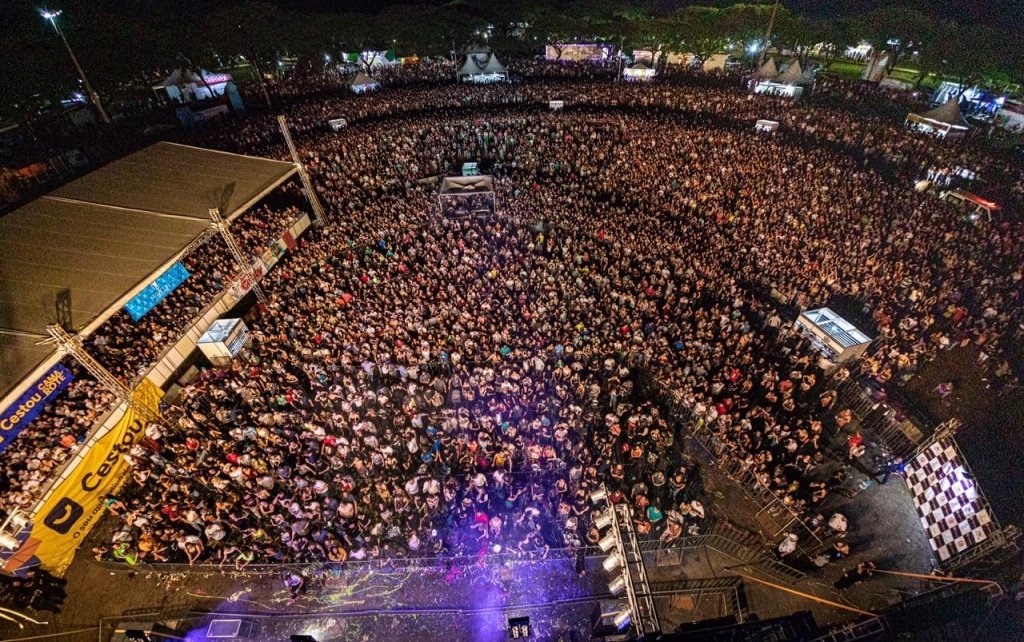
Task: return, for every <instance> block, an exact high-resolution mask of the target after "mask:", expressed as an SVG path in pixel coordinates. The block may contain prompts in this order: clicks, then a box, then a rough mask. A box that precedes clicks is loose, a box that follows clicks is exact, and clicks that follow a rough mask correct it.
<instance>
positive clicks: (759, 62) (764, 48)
mask: <svg viewBox="0 0 1024 642" xmlns="http://www.w3.org/2000/svg"><path fill="white" fill-rule="evenodd" d="M781 3H782V0H775V7H773V8H772V17H771V19H770V20H769V21H768V31H766V32H765V34H764V42H763V43H761V55H760V56H758V57H757V68H758V69H760V68H761V65H763V64H764V57H765V54H767V53H768V43H769V42H770V41H771V38H772V28H773V27H775V14H777V13H778V12H779V5H780V4H781Z"/></svg>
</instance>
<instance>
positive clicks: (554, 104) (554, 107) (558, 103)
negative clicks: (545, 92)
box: [548, 100, 565, 111]
mask: <svg viewBox="0 0 1024 642" xmlns="http://www.w3.org/2000/svg"><path fill="white" fill-rule="evenodd" d="M548 107H549V108H550V109H551V111H558V110H559V109H564V108H565V101H564V100H549V101H548Z"/></svg>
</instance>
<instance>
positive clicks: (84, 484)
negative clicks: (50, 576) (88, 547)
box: [6, 379, 163, 575]
mask: <svg viewBox="0 0 1024 642" xmlns="http://www.w3.org/2000/svg"><path fill="white" fill-rule="evenodd" d="M133 394H134V398H135V401H136V402H138V403H139V404H140V405H144V406H146V407H148V408H150V409H152V410H153V412H154V413H156V412H159V410H158V407H159V403H160V399H161V398H162V396H163V392H162V391H161V390H160V388H158V387H157V386H156V385H155V384H154V383H152V382H151V381H150V380H149V379H143V380H142V383H141V384H140V385H139V387H138V388H136V389H135V391H134V393H133ZM145 429H146V420H145V418H144V417H142V416H140V415H139V413H138V412H136V411H135V410H132V409H131V408H130V407H129V408H127V409H126V410H125V413H124V416H122V417H121V419H120V420H119V421H118V422H117V424H115V425H114V427H113V428H111V429H110V431H109V432H108V433H107V434H105V435H104V436H103V437H101V438H100V439H99V440H98V441H96V442H95V443H94V444H93V445H92V446H91V447H90V448H89V450H88V452H86V453H85V456H84V457H83V458H82V460H81V461H79V463H78V465H77V466H76V467H75V469H74V471H72V472H71V474H70V475H69V476H68V477H67V478H66V479H65V480H64V481H62V482H61V483H60V484H59V485H58V486H57V487H56V488H55V489H54V491H53V493H52V494H51V495H50V498H49V499H47V500H46V503H45V504H43V507H42V508H41V509H40V510H39V512H38V513H37V514H36V517H35V520H34V521H33V524H32V532H31V534H30V535H29V537H28V539H26V540H25V542H24V543H23V544H22V547H21V549H20V550H19V551H18V552H17V553H15V554H14V555H13V556H12V557H11V559H9V560H7V564H6V566H7V568H8V570H11V571H13V570H16V569H17V568H18V567H19V566H22V565H25V563H26V562H29V561H30V559H31V558H32V557H35V558H38V560H39V562H41V564H42V566H43V568H45V569H47V570H49V571H51V572H52V573H54V574H57V575H63V574H64V571H65V570H67V568H68V566H70V565H71V560H72V559H73V558H74V556H75V550H76V549H77V548H78V546H79V545H80V544H81V543H82V540H83V539H84V538H85V536H86V535H87V534H88V533H89V531H90V530H92V527H93V526H95V525H96V522H97V521H98V520H99V517H100V516H101V515H102V514H103V503H104V500H105V499H106V497H107V495H110V494H112V493H116V492H117V491H118V490H119V489H120V488H121V485H122V484H123V483H124V482H125V480H126V479H127V478H128V474H129V472H130V470H131V466H129V465H128V462H126V461H125V459H124V455H125V454H126V453H128V451H130V450H131V448H132V446H134V445H135V444H136V443H138V442H139V440H141V439H142V438H143V437H144V436H145V434H146V430H145ZM16 558H17V559H16ZM19 562H20V563H19ZM12 566H13V567H14V568H11V567H12Z"/></svg>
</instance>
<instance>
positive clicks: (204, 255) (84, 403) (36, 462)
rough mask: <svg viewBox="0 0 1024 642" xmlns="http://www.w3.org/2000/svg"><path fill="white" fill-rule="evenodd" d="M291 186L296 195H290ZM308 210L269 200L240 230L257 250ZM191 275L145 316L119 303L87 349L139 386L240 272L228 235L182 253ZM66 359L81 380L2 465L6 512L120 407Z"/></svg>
mask: <svg viewBox="0 0 1024 642" xmlns="http://www.w3.org/2000/svg"><path fill="white" fill-rule="evenodd" d="M289 193H290V194H289ZM295 196H296V194H295V188H294V187H292V186H290V185H289V186H285V187H283V188H282V195H281V197H282V200H284V201H295ZM300 215H301V212H300V210H299V208H298V207H296V206H295V205H281V206H279V207H269V206H267V205H262V206H261V207H259V208H256V209H253V210H250V211H249V212H246V213H245V214H243V215H242V216H241V217H240V218H239V219H238V220H237V221H236V222H235V223H234V224H233V225H232V234H233V237H234V238H235V241H236V242H237V243H238V244H239V246H240V248H241V249H242V250H243V251H244V252H246V253H248V254H250V255H252V256H257V255H260V254H262V253H263V251H264V250H265V249H266V247H267V244H268V243H271V242H273V241H275V240H277V239H278V238H280V236H281V233H282V232H283V231H284V230H285V229H286V228H287V227H288V226H289V225H291V223H292V222H293V221H294V220H295V219H296V218H298V217H299V216H300ZM182 264H183V265H184V266H185V269H186V270H188V272H189V278H188V279H187V280H186V281H185V283H183V284H182V285H181V286H180V287H178V288H177V289H175V290H174V291H173V292H171V293H170V294H169V295H168V296H167V298H166V299H164V300H163V301H162V302H161V303H160V305H159V306H157V307H156V308H155V309H153V310H152V311H150V312H149V313H147V314H146V315H145V316H143V317H142V318H141V319H140V320H139V321H138V322H136V321H133V320H132V318H131V316H130V315H129V314H128V313H127V312H126V311H124V310H119V311H118V312H116V313H115V314H114V315H113V316H111V317H110V319H108V320H107V321H105V322H104V323H103V324H101V325H100V326H99V328H97V330H96V331H95V332H94V333H92V334H91V335H89V336H88V337H87V339H86V341H85V345H86V349H87V350H89V353H90V354H91V355H92V356H93V357H95V358H96V359H97V360H98V361H99V362H100V363H101V364H102V365H103V366H104V367H106V368H107V369H108V370H109V371H110V372H112V373H114V374H115V375H116V376H118V377H120V378H121V379H122V380H123V381H125V382H126V383H127V384H129V385H131V384H132V383H134V382H135V381H136V380H137V379H138V377H140V376H141V375H143V374H145V372H146V371H148V369H149V368H150V367H151V366H152V365H153V363H154V362H155V361H156V360H157V359H158V358H159V357H160V355H161V353H163V351H164V350H166V349H167V348H169V347H171V346H172V345H174V343H175V342H176V341H177V340H178V339H179V338H180V337H181V334H182V332H183V331H184V330H185V329H186V328H187V327H188V326H189V325H190V324H192V323H194V322H195V321H196V320H197V319H198V318H199V316H200V315H201V314H202V312H203V310H204V308H205V307H206V306H207V305H208V304H209V303H210V302H211V301H212V300H213V299H214V297H216V296H217V295H218V294H219V293H220V292H221V291H223V289H224V288H225V287H226V286H227V285H228V284H230V283H231V282H232V281H233V280H234V279H235V278H236V277H237V275H238V267H237V266H236V265H235V264H234V261H233V260H232V258H231V254H230V253H229V252H228V248H227V246H226V245H225V243H224V240H223V239H222V238H221V237H220V236H213V237H210V238H209V239H208V240H207V241H206V242H205V243H204V244H203V245H201V246H199V247H198V248H196V249H195V250H194V251H193V252H191V253H190V254H189V255H188V256H186V257H184V258H183V259H182ZM63 365H64V366H65V367H67V368H68V369H69V370H70V371H71V372H72V373H73V375H74V377H75V379H74V380H73V381H72V382H71V384H70V386H68V390H67V391H66V392H64V393H63V394H62V395H61V396H60V397H59V398H57V399H56V400H54V402H53V403H52V404H50V405H49V406H47V407H46V408H45V409H44V410H43V411H42V413H41V414H40V416H39V417H38V418H37V419H36V420H35V422H34V426H33V429H32V430H27V431H25V432H24V433H23V434H21V435H19V436H18V438H17V439H16V440H14V441H13V442H11V444H9V445H8V447H7V448H6V449H5V450H4V453H3V464H4V465H3V466H2V467H0V511H2V512H7V511H9V510H12V509H14V508H21V509H22V510H28V509H30V508H31V507H32V505H33V504H34V503H35V502H36V501H38V500H39V499H40V497H41V493H42V492H44V491H45V489H46V485H47V482H48V481H50V480H51V479H52V478H53V473H54V471H55V470H57V469H58V468H59V467H60V466H61V464H63V463H64V462H65V461H66V460H67V459H68V458H70V457H72V456H73V455H74V453H75V451H76V450H77V449H78V448H79V447H80V446H81V444H82V443H83V441H84V440H85V438H86V437H87V436H88V434H89V432H90V431H91V430H92V428H93V427H94V426H95V425H96V423H97V422H98V421H99V420H100V419H101V418H102V417H103V416H104V415H106V414H107V412H109V411H110V410H111V409H112V408H113V406H114V401H115V398H114V395H113V393H111V392H110V391H109V390H106V389H105V388H104V387H103V386H101V385H99V384H98V383H97V382H96V380H95V379H93V378H92V377H91V376H90V375H89V374H88V373H87V372H86V371H85V369H84V368H82V367H80V366H78V364H76V363H75V362H74V360H73V359H71V358H65V359H64V360H63Z"/></svg>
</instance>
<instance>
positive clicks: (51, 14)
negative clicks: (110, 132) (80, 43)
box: [39, 9, 110, 125]
mask: <svg viewBox="0 0 1024 642" xmlns="http://www.w3.org/2000/svg"><path fill="white" fill-rule="evenodd" d="M39 13H40V15H42V16H43V19H44V20H49V21H50V24H51V25H53V30H54V31H56V32H57V35H58V36H60V39H61V40H62V41H63V42H64V47H65V48H66V49H67V50H68V55H69V56H71V62H73V63H74V64H75V69H77V70H78V77H79V78H81V79H82V85H84V86H85V93H86V94H88V96H89V100H91V101H92V104H93V106H94V107H96V111H97V112H99V114H100V120H102V121H103V122H104V123H106V124H108V125H109V124H110V118H109V117H108V116H107V112H105V111H104V110H103V104H102V103H100V95H99V94H97V93H96V91H95V90H94V89H93V88H92V85H91V84H89V79H88V78H86V77H85V71H83V70H82V65H80V64H78V58H76V57H75V52H74V51H72V50H71V45H70V44H68V39H67V38H65V37H64V33H63V32H62V31H61V30H60V27H58V26H57V16H59V15H60V14H61V13H62V12H61V11H60V10H58V11H49V10H47V9H42V10H41V11H40V12H39Z"/></svg>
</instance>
